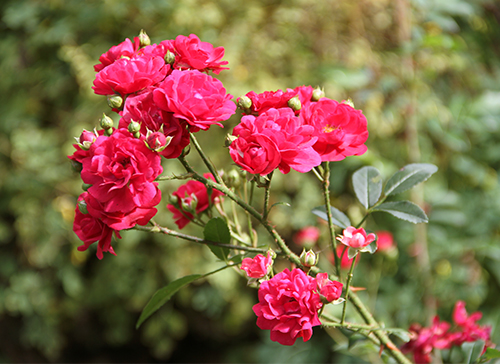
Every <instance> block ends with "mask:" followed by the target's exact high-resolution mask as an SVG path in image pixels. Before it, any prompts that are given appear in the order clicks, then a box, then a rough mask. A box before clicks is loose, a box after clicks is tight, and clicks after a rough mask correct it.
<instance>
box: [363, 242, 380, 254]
mask: <svg viewBox="0 0 500 364" xmlns="http://www.w3.org/2000/svg"><path fill="white" fill-rule="evenodd" d="M377 248H378V247H377V242H376V241H374V242H372V243H371V244H370V245H368V246H366V247H365V249H366V251H367V252H368V253H370V254H374V253H375V252H376V251H377Z"/></svg>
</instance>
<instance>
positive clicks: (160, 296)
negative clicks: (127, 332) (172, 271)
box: [135, 274, 203, 329]
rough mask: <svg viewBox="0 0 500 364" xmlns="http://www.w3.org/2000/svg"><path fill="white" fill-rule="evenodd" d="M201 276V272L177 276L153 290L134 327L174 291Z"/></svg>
mask: <svg viewBox="0 0 500 364" xmlns="http://www.w3.org/2000/svg"><path fill="white" fill-rule="evenodd" d="M201 277H203V275H201V274H193V275H189V276H185V277H182V278H179V279H177V280H175V281H173V282H170V283H169V284H168V285H166V286H165V287H163V288H161V289H159V290H158V291H156V292H155V294H154V295H153V297H151V299H150V300H149V302H148V304H147V305H146V307H144V309H143V310H142V313H141V316H140V317H139V320H137V324H136V325H135V328H136V329H138V328H139V326H141V325H142V323H143V322H144V321H146V319H147V318H148V317H149V316H151V315H152V314H153V313H155V312H156V311H158V309H159V308H160V307H161V306H163V305H164V304H165V303H167V301H168V300H170V298H172V296H173V295H174V293H175V292H177V291H178V290H179V289H181V288H182V287H184V286H185V285H187V284H189V283H191V282H193V281H195V280H197V279H198V278H201Z"/></svg>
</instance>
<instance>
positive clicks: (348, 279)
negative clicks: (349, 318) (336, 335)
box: [340, 253, 359, 324]
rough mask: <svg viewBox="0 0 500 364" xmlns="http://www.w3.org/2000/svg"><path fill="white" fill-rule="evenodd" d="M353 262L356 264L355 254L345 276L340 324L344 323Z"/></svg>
mask: <svg viewBox="0 0 500 364" xmlns="http://www.w3.org/2000/svg"><path fill="white" fill-rule="evenodd" d="M358 254H359V253H358ZM355 264H356V255H355V256H354V257H353V258H352V263H351V269H350V270H349V275H348V276H347V283H346V285H345V301H344V307H342V319H341V320H340V323H341V324H344V321H345V314H346V308H347V300H348V298H349V288H350V286H351V280H352V276H353V271H354V265H355Z"/></svg>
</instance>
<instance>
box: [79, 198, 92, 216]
mask: <svg viewBox="0 0 500 364" xmlns="http://www.w3.org/2000/svg"><path fill="white" fill-rule="evenodd" d="M78 210H80V212H81V213H82V214H88V213H89V212H88V210H87V203H86V202H85V200H80V201H78Z"/></svg>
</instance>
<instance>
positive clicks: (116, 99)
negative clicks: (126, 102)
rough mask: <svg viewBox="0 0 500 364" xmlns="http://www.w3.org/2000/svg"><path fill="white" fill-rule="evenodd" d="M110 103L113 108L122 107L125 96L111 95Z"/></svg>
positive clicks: (109, 97)
mask: <svg viewBox="0 0 500 364" xmlns="http://www.w3.org/2000/svg"><path fill="white" fill-rule="evenodd" d="M108 105H109V107H110V108H112V109H121V107H122V105H123V98H122V97H121V96H120V95H109V96H108Z"/></svg>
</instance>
